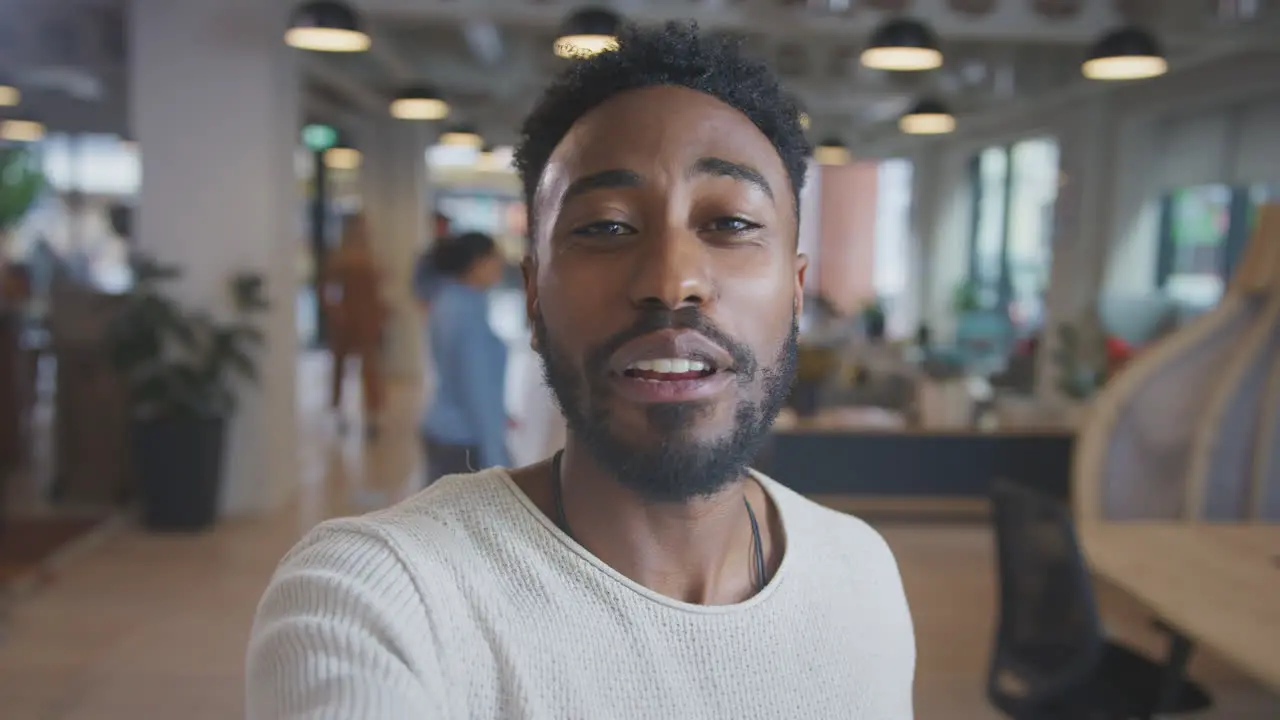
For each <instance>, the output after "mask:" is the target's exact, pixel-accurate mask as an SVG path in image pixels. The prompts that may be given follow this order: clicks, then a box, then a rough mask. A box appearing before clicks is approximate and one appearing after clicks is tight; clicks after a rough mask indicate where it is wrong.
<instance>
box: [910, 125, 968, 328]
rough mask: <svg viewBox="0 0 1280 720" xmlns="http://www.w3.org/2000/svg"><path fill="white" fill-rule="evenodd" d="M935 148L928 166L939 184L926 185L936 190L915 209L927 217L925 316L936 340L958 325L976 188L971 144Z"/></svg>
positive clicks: (924, 237) (923, 242)
mask: <svg viewBox="0 0 1280 720" xmlns="http://www.w3.org/2000/svg"><path fill="white" fill-rule="evenodd" d="M931 153H932V154H933V156H934V157H933V158H932V159H931V160H930V161H929V167H931V174H932V175H933V177H934V179H933V181H932V182H933V184H934V187H932V188H926V189H927V190H931V191H932V192H931V193H926V194H925V201H924V202H925V203H927V204H926V205H924V206H917V209H916V210H915V212H916V213H918V214H920V216H921V217H922V218H923V219H922V221H921V225H920V233H921V245H922V247H923V248H924V252H925V253H926V254H925V256H924V259H923V263H924V264H925V266H926V267H927V270H926V271H925V273H924V275H925V277H926V278H927V279H928V286H927V290H926V293H925V298H926V300H927V303H926V305H925V307H924V315H923V317H924V320H925V322H927V323H928V324H929V326H930V329H931V330H932V332H933V341H934V342H935V343H938V344H942V345H945V344H947V343H949V342H950V341H951V338H953V337H954V336H955V331H956V312H955V308H954V306H953V303H952V298H953V296H954V294H955V290H956V288H957V287H958V286H959V284H960V283H961V282H962V281H963V280H964V279H965V277H966V276H967V274H968V272H969V231H970V225H971V222H972V215H973V213H972V210H971V206H972V193H973V189H972V188H970V187H969V179H968V173H967V169H968V162H969V156H970V153H969V150H968V148H966V147H954V148H953V147H950V146H942V147H937V146H935V147H934V148H933V149H931ZM924 180H925V179H924V178H922V182H923V181H924ZM930 195H932V197H929V196H930ZM930 213H933V214H932V215H930ZM927 223H931V225H930V224H927Z"/></svg>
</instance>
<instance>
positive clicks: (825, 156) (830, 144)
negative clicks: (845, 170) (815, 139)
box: [813, 138, 853, 165]
mask: <svg viewBox="0 0 1280 720" xmlns="http://www.w3.org/2000/svg"><path fill="white" fill-rule="evenodd" d="M813 159H814V160H817V161H818V164H819V165H848V164H849V161H850V160H852V159H853V157H852V156H851V155H850V154H849V148H847V147H845V146H844V143H842V142H840V141H839V140H837V139H836V138H827V139H826V140H823V141H822V142H820V143H818V147H816V148H814V150H813Z"/></svg>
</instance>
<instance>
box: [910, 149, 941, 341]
mask: <svg viewBox="0 0 1280 720" xmlns="http://www.w3.org/2000/svg"><path fill="white" fill-rule="evenodd" d="M940 154H941V153H940V152H939V151H938V150H937V149H936V148H935V149H932V150H925V151H923V152H919V153H916V154H915V155H913V156H912V157H911V228H910V231H909V232H910V242H909V243H908V247H909V252H910V254H909V258H908V264H907V295H908V296H909V298H910V299H909V300H907V301H906V304H907V306H908V307H909V308H910V317H912V318H913V319H914V320H915V322H916V323H917V325H918V324H920V323H927V324H929V325H931V326H932V325H934V324H935V323H932V322H930V320H931V317H930V316H931V315H932V313H931V311H930V308H932V307H933V296H934V288H933V263H932V259H933V256H934V251H935V248H936V246H937V234H938V225H939V219H940V217H941V215H942V210H943V208H942V188H941V186H940V185H939V181H940V179H941V178H940V177H939V168H940V167H941V165H942V162H941V157H940ZM915 330H916V328H911V332H912V333H914V332H915Z"/></svg>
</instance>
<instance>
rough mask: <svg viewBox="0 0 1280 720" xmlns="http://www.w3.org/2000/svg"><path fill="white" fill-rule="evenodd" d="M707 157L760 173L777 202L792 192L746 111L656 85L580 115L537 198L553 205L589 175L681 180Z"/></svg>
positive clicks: (557, 151)
mask: <svg viewBox="0 0 1280 720" xmlns="http://www.w3.org/2000/svg"><path fill="white" fill-rule="evenodd" d="M705 157H714V158H720V159H723V160H729V161H731V162H735V163H740V164H743V165H747V166H749V167H752V168H754V169H756V170H758V171H759V172H760V173H761V174H763V175H764V176H765V178H766V179H767V180H768V182H769V184H770V185H771V186H772V189H773V193H774V196H775V197H776V198H778V201H779V202H786V200H785V198H787V197H789V196H790V195H791V192H790V180H789V178H788V176H787V172H786V166H785V165H784V164H783V162H782V158H781V157H780V156H779V155H778V151H777V150H776V149H775V148H774V147H773V143H771V142H770V141H769V139H768V138H767V137H765V135H764V133H763V132H761V131H760V129H759V128H757V127H756V126H755V123H753V122H751V120H750V119H749V118H748V117H747V116H746V115H743V114H742V113H741V112H739V111H738V110H736V109H735V108H733V107H731V106H729V105H727V104H725V103H723V102H721V101H720V100H717V99H716V98H714V97H712V96H710V95H707V94H704V93H700V92H698V91H696V90H690V89H688V88H684V87H652V88H644V89H640V90H629V91H627V92H623V93H619V94H618V95H616V96H614V97H612V98H610V99H609V100H607V101H605V102H604V103H601V104H600V105H599V106H597V107H595V108H593V109H592V110H591V111H590V112H588V113H586V114H585V115H583V116H582V117H581V118H579V119H578V121H577V122H576V123H574V125H573V127H572V128H570V129H569V132H568V133H566V134H565V137H564V139H563V140H561V141H560V144H559V145H557V146H556V149H555V151H554V152H552V154H551V158H550V160H549V162H548V163H547V167H546V169H545V170H544V172H543V175H542V179H541V182H540V183H539V186H538V193H537V196H536V197H535V203H536V204H537V205H538V206H539V208H542V206H544V205H547V204H551V205H554V204H555V203H556V202H558V200H559V197H560V196H561V194H563V192H564V190H565V187H566V186H567V185H568V184H569V183H570V182H572V181H573V180H574V178H575V177H578V176H580V175H583V174H586V173H592V172H599V171H603V170H612V169H627V170H633V171H635V172H637V173H639V174H640V175H641V176H642V177H645V178H650V177H651V176H654V175H657V176H662V177H677V176H679V175H680V174H683V173H684V172H685V170H687V168H688V167H690V166H691V165H692V164H693V163H694V162H696V161H697V160H698V159H699V158H705Z"/></svg>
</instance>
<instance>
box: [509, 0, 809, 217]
mask: <svg viewBox="0 0 1280 720" xmlns="http://www.w3.org/2000/svg"><path fill="white" fill-rule="evenodd" d="M657 86H675V87H685V88H689V89H691V90H697V91H698V92H701V93H706V94H707V95H710V96H711V97H714V98H716V99H717V100H719V101H721V102H723V103H725V104H726V105H729V106H730V107H732V108H734V109H736V110H738V111H739V112H741V113H742V114H743V115H746V116H747V117H748V118H749V119H750V120H751V122H753V123H755V125H756V127H757V128H759V129H760V132H762V133H764V135H765V137H767V138H769V142H771V143H773V147H774V149H775V150H777V151H778V155H779V157H781V158H782V162H783V164H784V165H785V166H786V168H787V174H788V175H789V176H790V179H791V190H792V192H793V193H794V195H795V199H796V212H797V213H798V212H799V207H800V191H801V190H802V189H803V188H804V178H805V172H806V170H807V169H808V163H809V156H810V155H811V154H812V152H813V147H812V145H810V143H809V140H808V138H806V137H805V133H804V129H803V128H802V127H801V126H800V110H799V108H798V107H797V106H796V104H795V101H794V100H793V99H792V98H791V96H790V95H789V94H788V93H786V92H784V91H783V89H782V86H781V85H780V84H779V82H778V78H777V77H776V76H775V75H774V74H773V71H771V70H770V69H769V67H768V66H767V65H765V64H764V63H763V62H761V61H759V60H755V59H752V58H749V57H747V56H745V55H744V54H743V53H742V50H741V43H740V42H739V41H737V40H734V39H731V38H728V37H723V36H717V35H710V34H706V33H703V32H701V31H700V30H699V29H698V25H697V23H694V22H688V23H678V22H668V23H666V24H665V25H663V26H662V27H660V28H648V29H642V28H639V27H636V26H634V25H629V26H627V27H625V28H623V30H622V32H621V33H619V35H618V48H617V49H616V50H612V51H609V52H604V53H599V54H597V55H594V56H592V57H589V58H586V59H582V60H575V61H573V63H572V64H571V65H570V66H569V67H568V68H567V69H566V70H565V71H564V72H563V73H561V74H560V76H559V77H557V78H556V79H555V80H554V81H552V83H551V85H549V86H548V87H547V89H546V90H545V91H544V92H543V94H542V97H541V98H539V100H538V102H537V104H536V105H535V106H534V108H533V110H532V111H531V112H530V113H529V116H528V117H527V118H525V121H524V124H523V125H522V126H521V128H520V142H519V145H518V146H517V148H516V151H515V158H514V162H515V167H516V170H517V172H519V173H520V179H521V182H522V183H523V185H524V195H525V201H526V202H527V203H528V212H529V224H530V227H532V226H533V221H534V213H533V198H534V194H535V193H536V192H537V189H538V182H539V181H540V180H541V178H542V173H543V170H545V169H546V166H547V162H548V161H549V160H550V159H551V153H552V152H553V151H554V150H555V148H556V146H557V145H559V144H560V141H561V140H563V139H564V136H565V135H566V134H567V133H568V132H569V129H570V128H571V127H573V124H574V123H576V122H577V121H578V120H579V119H580V118H581V117H582V116H583V115H585V114H587V113H588V112H589V111H591V110H592V109H594V108H595V107H597V106H598V105H600V104H602V103H604V102H605V101H607V100H609V99H610V98H613V97H614V96H616V95H618V94H620V93H624V92H627V91H628V90H639V89H641V88H648V87H657Z"/></svg>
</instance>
